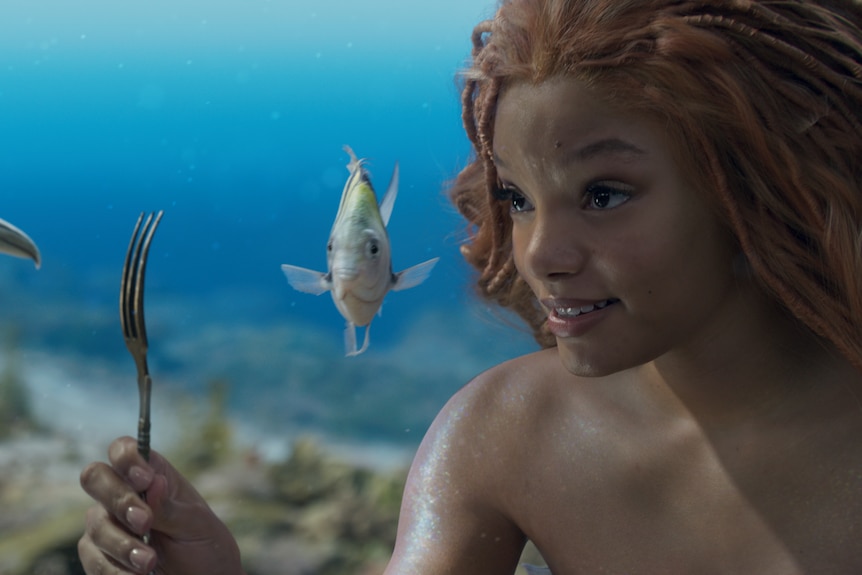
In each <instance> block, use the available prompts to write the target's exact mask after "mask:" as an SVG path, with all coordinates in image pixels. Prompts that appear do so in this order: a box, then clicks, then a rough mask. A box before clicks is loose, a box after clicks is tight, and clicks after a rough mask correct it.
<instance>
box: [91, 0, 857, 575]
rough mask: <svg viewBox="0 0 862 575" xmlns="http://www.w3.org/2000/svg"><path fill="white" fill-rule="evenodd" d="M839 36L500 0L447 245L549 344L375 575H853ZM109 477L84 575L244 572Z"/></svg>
mask: <svg viewBox="0 0 862 575" xmlns="http://www.w3.org/2000/svg"><path fill="white" fill-rule="evenodd" d="M860 26H862V8H860V6H859V5H858V4H857V3H855V2H852V1H851V0H844V1H839V0H820V1H806V0H795V1H794V0H785V1H745V0H712V1H690V2H686V1H683V0H510V1H509V2H505V3H503V4H502V5H501V7H500V9H499V11H498V13H497V15H496V17H495V18H494V20H492V21H489V22H485V23H482V24H480V25H479V26H478V27H477V28H476V31H475V32H474V37H473V41H474V46H475V48H474V53H473V63H472V66H471V67H470V68H469V69H468V70H467V71H466V73H465V87H464V93H463V106H464V123H465V127H466V130H467V133H468V135H469V137H470V139H471V141H472V142H473V145H474V148H475V152H476V155H475V159H474V160H473V161H472V163H470V164H469V165H468V166H467V167H466V168H465V169H464V171H463V172H462V173H461V174H460V176H459V178H458V180H457V181H456V182H455V185H454V187H453V190H452V198H453V201H454V202H455V204H456V205H457V206H458V207H459V209H460V210H461V212H462V213H463V214H464V216H465V217H466V218H467V220H468V221H469V223H470V225H471V227H470V234H471V236H470V241H469V243H468V244H466V245H465V246H464V248H463V252H464V255H465V257H466V258H467V259H468V261H470V262H471V263H472V264H473V265H474V266H475V267H476V268H477V269H478V270H479V272H480V277H479V282H478V285H479V290H480V293H481V294H482V295H483V296H484V297H486V298H488V299H490V300H493V301H495V302H498V303H499V304H500V305H502V306H505V307H508V308H511V309H513V310H515V311H517V312H518V313H519V314H520V315H521V316H522V317H523V318H524V319H525V320H526V321H527V322H528V323H529V324H530V325H531V326H532V327H533V329H534V332H535V334H536V338H537V339H538V340H539V341H540V342H542V343H543V344H544V346H545V349H544V350H543V351H539V352H537V353H534V354H531V355H527V356H524V357H521V358H518V359H515V360H513V361H510V362H507V363H505V364H502V365H500V366H497V367H495V368H493V369H491V370H489V371H488V372H486V373H484V374H482V375H480V376H479V377H477V378H476V379H475V380H474V381H472V382H470V383H469V384H468V385H467V386H466V387H465V388H464V389H463V390H462V391H460V392H459V393H458V394H456V395H455V396H454V397H453V398H452V400H451V401H450V402H449V403H448V404H447V405H446V407H445V408H444V409H443V411H442V412H441V413H440V414H439V416H438V417H437V419H436V420H435V422H434V424H433V425H432V427H431V428H430V430H429V431H428V433H427V435H426V437H425V439H424V441H423V443H422V445H421V447H420V449H419V451H418V453H417V455H416V459H415V461H414V463H413V466H412V469H411V472H410V476H409V479H408V483H407V487H406V491H405V496H404V504H403V508H402V515H401V521H400V524H399V534H398V541H397V543H396V548H395V550H394V553H393V556H392V559H391V562H390V564H389V567H388V569H387V571H386V573H387V574H388V575H396V574H398V575H400V574H411V575H413V574H421V575H443V574H459V575H471V574H477V575H478V574H483V575H487V574H493V573H500V574H504V573H512V572H513V571H514V569H515V566H516V563H517V561H518V558H519V556H520V552H521V550H522V548H523V545H524V543H525V541H526V540H528V539H529V540H532V541H533V542H534V543H535V544H536V546H537V547H538V548H539V550H540V551H541V553H542V555H543V557H544V558H545V559H546V560H547V562H548V566H549V567H550V569H551V571H552V572H553V573H554V574H555V575H566V574H575V573H698V574H708V573H756V574H758V575H768V574H772V573H775V574H782V575H786V574H792V573H858V572H862V371H860V370H862V286H860V282H862V162H860V161H859V158H862V30H860ZM109 459H110V463H109V464H105V463H94V464H91V465H90V466H88V467H87V468H86V469H85V470H84V472H83V473H82V485H83V486H84V489H85V490H86V491H87V492H88V493H89V494H90V495H91V496H92V497H93V498H94V499H95V501H96V505H95V506H94V507H93V508H92V509H91V510H90V512H89V514H88V519H87V527H86V532H85V534H84V536H83V537H82V538H81V541H80V544H79V552H80V556H81V560H82V562H83V564H84V566H85V568H86V569H87V572H88V573H93V574H95V573H100V574H108V573H123V574H125V573H147V572H149V571H150V570H152V569H154V568H155V569H156V570H157V572H159V573H171V574H175V573H183V574H195V573H201V574H207V575H209V574H216V573H225V574H227V573H231V574H238V573H242V568H241V565H240V557H239V553H238V551H237V547H236V544H235V543H234V540H233V538H232V537H231V536H230V534H229V533H228V531H227V529H226V528H225V527H224V525H223V524H222V523H221V522H220V521H219V520H218V519H217V518H216V517H215V515H214V514H213V513H212V512H211V511H210V509H209V508H208V507H207V505H206V503H205V502H204V501H203V500H202V499H201V498H200V496H199V495H197V493H196V492H195V491H194V489H193V488H192V486H191V485H190V484H189V483H188V482H187V481H186V480H185V479H184V478H183V477H181V476H180V475H179V474H178V473H177V472H176V471H175V470H174V469H173V468H172V467H171V466H170V464H169V463H168V462H167V461H165V460H164V459H163V458H161V457H160V456H158V454H153V457H152V460H151V462H150V463H149V464H147V463H145V462H144V461H142V460H141V458H140V457H139V456H138V455H137V453H136V450H135V443H134V441H133V440H131V439H129V438H124V439H120V440H117V441H116V442H115V443H113V444H112V446H111V449H110V457H109ZM138 492H146V496H147V499H146V501H147V502H146V503H144V502H143V501H142V500H141V499H140V498H139V497H138V495H137V493H138ZM147 531H151V532H152V537H153V539H152V546H145V545H143V544H142V543H141V542H140V540H139V538H138V537H137V536H138V535H140V534H142V533H144V532H147Z"/></svg>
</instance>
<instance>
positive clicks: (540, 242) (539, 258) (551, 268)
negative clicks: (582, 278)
mask: <svg viewBox="0 0 862 575" xmlns="http://www.w3.org/2000/svg"><path fill="white" fill-rule="evenodd" d="M583 235H584V234H583V231H582V230H581V229H579V226H578V225H577V222H576V221H575V219H574V218H572V217H568V216H567V215H566V212H559V211H558V212H556V213H547V212H546V213H537V214H536V216H535V218H534V220H533V222H532V225H530V226H527V227H526V229H520V230H519V229H518V226H515V229H514V230H513V238H512V239H513V242H514V243H515V246H516V250H517V246H518V244H519V243H521V244H522V245H523V250H524V252H523V262H522V266H524V267H525V268H526V269H525V271H526V272H527V273H530V274H531V275H533V276H535V277H537V278H540V279H562V278H564V277H566V276H570V275H577V274H578V273H580V272H581V271H582V270H583V268H584V265H585V263H586V261H587V259H588V253H589V251H588V248H587V246H586V244H585V241H584V237H583ZM518 236H525V237H518Z"/></svg>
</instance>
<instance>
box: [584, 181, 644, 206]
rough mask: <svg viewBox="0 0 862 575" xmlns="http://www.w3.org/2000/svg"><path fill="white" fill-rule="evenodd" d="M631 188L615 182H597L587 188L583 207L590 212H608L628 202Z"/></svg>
mask: <svg viewBox="0 0 862 575" xmlns="http://www.w3.org/2000/svg"><path fill="white" fill-rule="evenodd" d="M631 197H632V188H631V186H626V185H624V184H620V183H617V182H597V183H595V184H591V185H590V186H589V187H587V191H586V194H584V199H585V205H586V208H587V209H591V210H610V209H612V208H615V207H617V206H619V205H622V204H624V203H626V202H627V201H629V199H630V198H631Z"/></svg>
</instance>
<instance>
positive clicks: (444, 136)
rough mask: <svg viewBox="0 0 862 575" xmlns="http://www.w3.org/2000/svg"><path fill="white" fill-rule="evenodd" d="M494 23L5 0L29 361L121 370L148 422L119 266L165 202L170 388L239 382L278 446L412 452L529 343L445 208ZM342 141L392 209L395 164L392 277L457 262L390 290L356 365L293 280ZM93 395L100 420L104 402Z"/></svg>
mask: <svg viewBox="0 0 862 575" xmlns="http://www.w3.org/2000/svg"><path fill="white" fill-rule="evenodd" d="M492 11H493V5H492V3H491V2H490V1H489V0H435V1H434V2H413V1H405V0H370V1H366V2H343V1H336V0H318V1H306V2H297V1H293V0H284V1H276V0H272V1H268V0H245V1H240V0H221V1H219V0H214V1H203V0H187V1H168V0H154V1H153V0H151V1H148V2H130V1H117V0H91V1H79V2H68V1H66V0H35V1H34V0H4V1H3V3H2V5H0V217H2V218H4V219H7V220H9V221H11V222H13V223H14V224H16V225H17V226H19V227H21V228H23V229H24V230H26V231H27V232H28V233H29V234H30V236H31V237H32V238H33V239H34V240H35V241H36V242H37V243H38V244H39V247H40V248H41V250H42V254H43V258H44V263H43V266H42V269H41V270H39V271H35V270H33V269H32V267H31V266H29V265H27V263H26V262H25V261H23V260H17V259H11V258H2V262H0V274H2V275H0V321H2V322H3V324H4V325H5V326H10V327H12V328H14V329H15V330H16V331H15V333H17V338H18V340H17V341H18V342H19V344H20V346H21V347H22V348H25V349H39V350H43V351H48V352H49V353H55V354H57V355H62V356H63V357H65V358H67V359H68V357H74V358H78V360H79V361H80V362H81V365H82V366H83V367H82V369H84V370H85V371H86V366H88V365H100V366H109V369H116V370H117V372H118V373H123V374H125V373H126V372H127V373H128V377H129V380H130V381H129V386H130V392H129V403H130V405H135V404H136V401H137V396H136V394H134V392H133V391H132V389H133V382H132V375H133V366H132V364H131V359H130V358H129V356H128V354H127V352H126V350H125V347H124V345H123V342H122V338H121V337H120V334H119V324H118V320H117V311H116V310H117V292H118V284H119V276H120V268H121V266H122V261H123V257H124V254H125V250H126V247H127V244H128V240H129V235H130V233H131V230H132V227H133V225H134V222H135V219H136V218H137V216H138V213H140V212H141V211H144V210H146V211H149V210H158V209H164V210H165V216H164V219H163V221H162V224H161V227H160V228H159V230H158V233H157V235H156V238H155V240H154V242H153V247H152V252H151V256H150V263H149V269H148V272H147V273H148V275H147V292H146V310H147V319H148V325H149V331H150V343H151V363H152V364H153V365H152V371H153V372H154V377H155V378H156V382H157V387H156V393H157V394H165V393H166V391H165V390H164V385H165V383H164V382H165V381H168V382H170V385H171V386H173V388H177V387H179V388H181V389H182V390H183V391H184V392H188V393H192V394H194V393H205V389H206V385H207V381H209V380H211V379H213V378H225V379H227V380H228V381H229V382H230V385H231V393H230V402H231V404H230V405H231V409H232V410H233V412H235V413H238V414H241V415H245V416H246V417H252V418H256V419H258V420H259V421H261V422H268V425H270V427H271V429H273V430H275V431H278V429H279V424H284V425H288V426H292V427H300V428H301V427H302V426H303V425H308V426H310V427H315V426H316V427H318V428H321V429H324V430H326V431H328V432H331V433H333V434H335V435H339V434H342V435H346V436H351V437H359V438H362V437H366V436H367V437H375V438H382V439H383V440H395V441H399V440H405V436H403V435H399V434H401V433H402V432H408V431H409V432H410V433H409V434H408V435H407V436H406V441H407V442H416V441H418V439H419V438H420V437H421V432H422V431H423V429H424V427H425V426H427V423H428V422H429V421H430V418H431V417H432V416H433V414H434V413H435V412H436V411H437V409H439V407H440V406H441V405H442V403H443V402H444V401H445V400H446V398H448V397H449V396H450V395H451V394H452V393H453V392H454V391H455V390H457V389H458V388H459V387H460V386H461V385H463V384H464V383H465V382H466V381H467V379H469V377H472V375H475V373H477V372H478V371H480V370H481V369H484V368H485V367H487V366H489V365H491V364H493V363H495V362H497V361H500V360H502V359H505V358H507V357H511V356H513V355H516V354H517V353H521V352H523V351H527V350H530V349H533V348H534V344H533V343H532V341H531V340H530V338H529V336H528V335H526V334H525V333H524V332H523V331H518V330H517V329H513V328H512V326H510V325H507V323H506V321H501V320H499V319H498V318H497V317H496V315H495V314H494V313H493V312H492V311H491V310H488V309H487V308H486V306H484V305H483V304H482V303H481V302H479V301H478V300H477V299H476V298H475V297H473V295H472V285H471V284H472V272H471V271H470V270H468V269H467V266H466V265H465V264H464V263H463V262H462V260H461V257H460V255H459V252H458V245H459V242H460V241H461V240H462V239H463V222H462V220H461V219H460V217H459V216H458V215H457V214H456V213H455V211H454V209H453V208H452V207H451V206H450V205H449V203H448V201H447V199H446V197H445V184H446V182H447V181H448V180H450V179H451V178H452V177H454V175H455V174H456V173H457V171H458V169H459V168H460V167H461V166H462V165H463V164H464V162H465V161H466V159H467V158H468V153H469V146H468V143H467V140H466V138H465V136H464V134H463V131H462V127H461V120H460V107H459V94H458V88H457V84H456V80H455V76H456V73H457V71H458V70H459V69H460V68H461V67H462V64H463V63H464V61H465V59H466V58H467V56H468V55H469V51H470V47H471V44H470V33H471V30H472V27H473V26H474V24H475V23H477V22H478V21H480V20H482V19H484V18H486V17H487V16H489V15H490V14H491V13H492ZM344 144H349V145H351V146H352V147H353V148H354V150H355V151H356V152H357V154H358V155H360V156H362V157H366V158H368V159H369V165H370V170H371V172H372V178H373V180H374V182H375V183H376V187H377V189H378V191H379V192H382V191H383V190H384V189H385V187H386V184H387V183H388V181H389V176H390V173H391V170H392V167H393V165H394V163H395V162H396V161H398V162H399V163H400V167H401V186H400V193H399V196H398V201H397V203H396V205H395V210H394V213H393V216H392V220H391V222H390V226H389V233H390V237H391V240H392V243H393V266H394V268H395V270H396V271H398V270H400V269H402V268H405V267H408V266H410V265H413V264H416V263H419V262H420V261H424V260H426V259H428V258H430V257H434V256H439V257H440V262H439V264H438V265H437V267H436V268H435V269H434V271H433V273H432V275H431V277H430V279H429V280H428V281H427V282H426V283H424V284H423V285H421V286H419V287H416V288H414V289H411V290H407V291H404V292H397V293H392V294H389V296H388V297H387V299H386V301H385V303H384V306H383V313H382V316H381V317H380V318H378V319H376V320H375V321H374V323H373V324H372V330H371V347H370V349H369V350H368V352H366V353H365V354H363V355H362V356H359V357H357V358H344V357H343V345H342V340H341V338H342V333H341V332H342V329H343V320H342V319H341V317H340V316H339V315H338V313H337V311H336V310H335V307H334V306H333V304H332V301H331V299H330V298H329V296H328V295H324V296H321V297H314V296H311V295H308V294H302V293H299V292H296V291H293V290H292V289H291V288H290V287H289V286H288V285H287V283H286V281H285V279H284V277H283V275H282V273H281V271H280V268H279V266H280V264H282V263H292V264H296V265H301V266H305V267H311V268H317V269H324V268H325V243H326V239H327V236H328V233H329V228H330V225H331V223H332V219H333V217H334V214H335V211H336V208H337V205H338V200H339V197H340V194H341V189H342V186H343V183H344V180H345V178H346V176H347V170H346V168H345V165H346V163H347V160H348V158H347V155H346V154H345V153H344V152H343V151H342V145H344ZM360 337H361V334H360ZM84 379H85V380H86V379H88V378H87V377H85V378H84ZM160 383H161V385H162V387H161V388H160V387H159V384H160ZM173 391H176V389H174V390H173ZM76 392H77V393H79V394H80V395H81V396H82V397H84V398H86V399H87V401H92V403H93V405H94V406H97V405H98V403H97V402H98V394H96V393H95V392H94V391H93V390H92V389H89V388H88V387H87V386H86V385H80V389H77V390H76ZM303 405H304V406H306V407H297V406H303ZM309 405H313V406H314V407H308V406H309ZM154 419H156V420H157V419H158V414H155V415H154ZM381 419H382V420H385V421H389V422H391V424H381V423H380V420H381ZM130 428H131V430H133V425H131V424H130ZM157 434H158V432H157V427H154V436H156V437H157Z"/></svg>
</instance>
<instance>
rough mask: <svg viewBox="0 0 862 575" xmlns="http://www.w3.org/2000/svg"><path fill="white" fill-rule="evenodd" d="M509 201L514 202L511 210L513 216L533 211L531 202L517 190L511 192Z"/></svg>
mask: <svg viewBox="0 0 862 575" xmlns="http://www.w3.org/2000/svg"><path fill="white" fill-rule="evenodd" d="M509 201H510V202H512V205H511V207H510V208H509V209H510V210H511V212H512V213H513V214H516V213H521V212H529V211H531V210H532V209H533V204H531V203H530V200H528V199H527V198H526V196H524V195H523V194H522V193H520V192H519V191H517V190H514V189H513V190H511V195H510V199H509Z"/></svg>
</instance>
